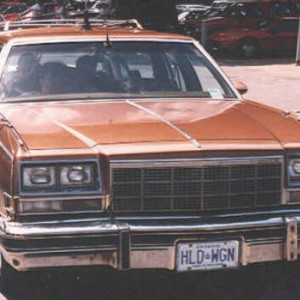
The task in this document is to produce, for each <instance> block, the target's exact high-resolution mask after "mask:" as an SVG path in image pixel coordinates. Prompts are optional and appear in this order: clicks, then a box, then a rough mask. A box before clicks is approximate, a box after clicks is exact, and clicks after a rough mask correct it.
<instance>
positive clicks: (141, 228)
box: [0, 214, 300, 239]
mask: <svg viewBox="0 0 300 300" xmlns="http://www.w3.org/2000/svg"><path fill="white" fill-rule="evenodd" d="M294 219H295V222H297V223H300V214H299V216H295V217H294ZM285 224H286V221H285V219H284V218H283V217H273V218H269V219H267V220H257V221H247V222H245V221H240V222H223V223H220V224H214V223H213V224H210V223H204V224H201V223H200V222H199V221H198V222H197V223H196V222H194V223H190V224H188V225H151V226H150V225H134V224H133V225H131V224H126V223H125V225H126V228H128V230H129V231H130V232H133V233H134V232H138V233H142V232H144V233H148V232H154V233H176V232H185V231H189V232H194V231H200V230H201V231H208V232H212V231H213V230H231V231H232V230H244V229H252V228H267V227H280V226H285ZM125 225H124V223H115V224H112V223H110V222H100V221H98V222H78V223H74V224H64V223H59V222H58V223H57V224H56V225H55V226H54V225H53V224H42V223H41V224H39V223H36V224H30V223H29V224H21V223H15V222H6V221H4V220H1V222H0V231H1V232H2V234H5V235H7V236H12V237H13V238H14V239H24V238H34V237H39V238H47V236H53V235H54V236H58V235H63V236H73V237H74V236H77V235H78V236H80V235H82V234H88V235H90V234H108V233H112V234H114V233H115V234H119V232H120V230H122V229H123V228H124V226H125Z"/></svg>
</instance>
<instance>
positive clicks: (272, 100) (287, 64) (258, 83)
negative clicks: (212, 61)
mask: <svg viewBox="0 0 300 300" xmlns="http://www.w3.org/2000/svg"><path fill="white" fill-rule="evenodd" d="M217 61H218V62H219V63H220V65H221V67H222V68H223V70H224V71H225V73H226V74H227V75H228V76H229V77H230V78H231V79H233V80H236V81H241V82H243V83H245V84H246V85H247V86H248V92H247V93H246V94H245V95H244V98H246V99H251V100H257V101H259V102H262V103H264V104H267V105H271V106H276V107H278V108H280V109H283V110H286V111H297V110H300V101H299V99H300V89H299V83H300V66H296V64H295V58H294V57H290V58H276V59H274V58H261V59H251V60H234V59H229V58H220V59H217Z"/></svg>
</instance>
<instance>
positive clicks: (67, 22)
mask: <svg viewBox="0 0 300 300" xmlns="http://www.w3.org/2000/svg"><path fill="white" fill-rule="evenodd" d="M89 22H90V24H91V26H94V27H114V26H120V27H133V28H136V29H143V27H142V25H141V24H140V23H139V22H138V21H137V20H136V19H128V20H101V19H89ZM80 25H81V26H82V25H84V20H83V19H42V20H30V21H29V20H21V21H12V22H9V21H8V22H1V23H0V30H3V31H9V30H14V29H19V28H35V27H69V26H70V27H71V26H80Z"/></svg>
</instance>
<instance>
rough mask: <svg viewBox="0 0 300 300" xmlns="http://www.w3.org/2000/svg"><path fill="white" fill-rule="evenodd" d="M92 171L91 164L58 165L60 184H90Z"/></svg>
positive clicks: (92, 177) (92, 175)
mask: <svg viewBox="0 0 300 300" xmlns="http://www.w3.org/2000/svg"><path fill="white" fill-rule="evenodd" d="M93 183H94V172H93V165H92V164H76V165H65V166H61V167H60V184H61V185H62V186H69V187H71V186H92V185H93Z"/></svg>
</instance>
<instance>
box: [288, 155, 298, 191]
mask: <svg viewBox="0 0 300 300" xmlns="http://www.w3.org/2000/svg"><path fill="white" fill-rule="evenodd" d="M287 169H288V170H287V171H288V185H289V186H299V187H300V157H298V158H290V159H288V161H287Z"/></svg>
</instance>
